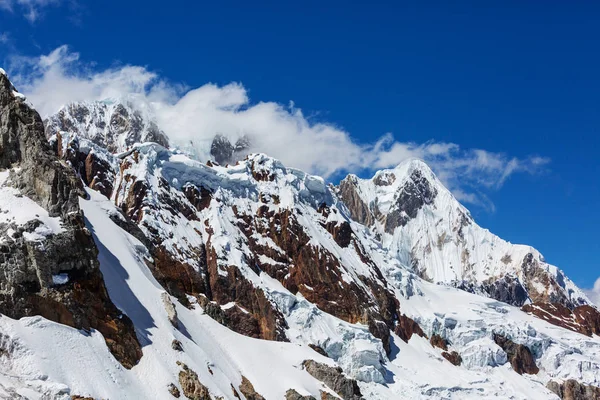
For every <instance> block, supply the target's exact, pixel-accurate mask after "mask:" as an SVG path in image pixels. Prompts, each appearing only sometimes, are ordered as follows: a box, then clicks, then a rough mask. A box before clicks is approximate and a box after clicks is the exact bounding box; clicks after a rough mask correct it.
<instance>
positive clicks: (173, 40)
mask: <svg viewBox="0 0 600 400" xmlns="http://www.w3.org/2000/svg"><path fill="white" fill-rule="evenodd" d="M201 3H204V2H177V1H174V2H169V3H167V4H166V3H164V2H154V1H148V0H147V1H143V2H142V1H127V2H122V1H119V2H117V1H112V0H105V1H101V2H100V1H95V2H91V1H89V2H82V1H79V2H76V1H75V0H68V1H67V0H54V1H49V0H27V1H24V0H0V61H2V60H3V62H4V63H5V64H10V63H14V62H15V61H14V60H30V61H31V60H35V59H36V57H39V56H40V55H48V54H50V53H51V52H52V51H54V50H55V49H57V48H59V47H60V46H63V45H68V46H69V47H68V49H69V50H68V51H67V50H65V51H64V52H62V53H57V54H58V55H59V56H61V57H62V58H63V59H66V58H69V57H70V56H71V55H72V54H74V52H77V53H79V59H78V60H77V61H75V62H76V63H78V65H77V66H76V67H74V66H73V65H71V67H72V68H77V69H78V74H79V76H80V77H81V75H82V74H86V73H87V74H96V73H99V72H101V71H106V70H110V71H113V72H114V71H117V70H119V68H122V67H123V66H126V65H134V66H142V67H145V70H146V71H151V72H152V73H154V74H156V75H157V76H159V77H160V79H161V80H164V81H165V82H169V84H170V85H173V87H178V86H177V85H178V84H184V85H186V87H187V88H198V87H201V86H202V85H204V84H206V83H208V82H212V83H214V84H216V85H217V87H223V86H224V85H227V84H229V83H230V82H239V83H241V84H242V85H243V88H244V91H243V92H242V93H239V90H238V91H237V92H236V91H235V90H233V91H234V92H235V93H234V94H236V95H240V96H249V98H250V101H251V103H250V105H251V104H256V103H257V102H259V101H269V102H275V103H280V104H283V105H285V106H287V105H288V104H289V102H290V101H293V102H294V105H295V106H296V107H298V108H301V109H302V112H303V116H304V118H306V119H308V121H309V122H310V123H311V124H318V123H320V122H327V123H328V124H332V125H333V126H335V127H338V128H339V129H342V130H343V131H344V132H347V133H349V135H350V137H351V140H352V141H353V143H354V144H356V145H358V146H361V145H372V144H373V143H375V142H376V141H377V140H378V139H380V138H381V137H382V135H384V134H386V133H391V134H393V136H394V138H395V140H397V141H399V142H402V143H409V142H412V143H413V144H416V146H417V147H418V146H419V145H422V144H427V143H429V144H448V143H452V144H455V145H458V146H460V149H461V150H460V152H458V153H456V154H454V155H453V156H452V159H451V161H452V165H455V164H456V162H458V161H461V162H464V161H465V160H466V162H469V160H472V158H471V157H472V155H473V153H472V152H471V150H470V149H483V150H485V151H486V152H489V154H493V155H498V157H500V158H499V160H500V162H501V163H503V164H502V166H501V167H499V168H501V169H500V170H499V171H500V172H499V173H495V175H494V173H490V172H489V171H488V172H483V176H482V177H481V182H486V184H484V185H481V186H480V187H477V185H476V183H477V182H479V181H480V179H479V177H477V175H476V171H475V172H473V171H470V172H469V174H468V176H467V175H466V174H465V176H464V181H465V182H467V181H468V182H467V184H466V185H467V187H466V188H465V187H462V186H461V185H462V183H463V182H461V178H462V176H461V174H462V173H463V172H464V168H465V166H464V165H463V167H461V168H463V169H456V170H452V173H453V174H454V175H452V176H451V177H450V178H449V179H452V182H453V184H454V185H456V186H455V188H456V189H457V190H459V189H461V190H462V189H465V190H467V191H470V192H469V193H470V194H472V195H474V196H476V197H477V198H478V199H479V200H478V201H476V203H477V202H478V204H468V206H469V208H470V209H471V210H472V212H473V214H474V216H475V217H476V219H477V221H478V222H479V223H480V224H481V225H482V226H484V227H487V228H489V229H490V230H491V231H493V232H494V233H496V234H498V235H499V236H501V237H503V238H505V239H507V240H510V241H511V242H514V243H527V244H531V245H533V246H534V247H536V248H538V249H539V250H540V251H541V252H542V253H543V254H544V255H545V256H546V259H547V260H548V261H549V262H551V263H553V264H556V265H558V266H560V267H561V268H562V269H564V270H565V271H566V272H567V274H568V275H569V276H570V277H571V278H572V279H573V280H574V281H575V282H576V283H577V284H579V285H580V286H583V287H591V286H593V284H594V281H595V280H596V278H598V277H599V276H600V244H599V241H598V230H597V227H598V226H599V225H600V210H599V205H600V185H599V184H598V174H599V173H600V162H599V161H598V160H599V159H598V156H597V147H598V146H599V145H600V139H598V137H600V107H599V106H600V96H599V93H600V76H599V71H600V53H599V52H598V49H599V48H600V24H598V15H600V3H597V2H592V1H589V2H585V1H584V2H577V4H574V2H552V1H549V2H544V3H543V6H542V5H541V4H542V3H540V2H537V1H531V2H527V1H519V2H493V1H491V2H364V3H359V2H350V3H352V4H350V3H349V2H326V3H325V2H312V1H308V2H303V3H289V2H262V3H249V2H241V1H240V2H226V1H223V2H211V4H201ZM217 3H218V4H217ZM450 3H451V4H450ZM19 57H20V58H19ZM30 61H28V62H30ZM38 61H39V60H38ZM30 66H31V63H30ZM71 67H70V68H71ZM5 68H7V67H5ZM7 69H8V68H7ZM234 89H235V88H234ZM238 89H239V88H238ZM242 103H243V101H242ZM246 107H249V105H247V104H245V105H243V106H242V108H246ZM390 147H391V145H390ZM413 150H414V148H413ZM394 154H396V153H394V152H393V151H389V152H387V153H386V156H387V157H388V158H389V157H393V156H394ZM429 154H430V153H429ZM500 155H501V156H500ZM532 157H540V159H544V160H546V161H549V162H547V163H542V165H537V164H536V165H533V164H535V163H532V160H534V158H532ZM513 158H514V159H516V160H519V164H518V165H519V166H520V167H519V168H517V169H516V170H515V172H514V173H512V172H511V173H510V174H508V176H506V178H502V177H501V176H502V171H507V169H506V165H507V164H508V162H509V161H510V160H512V159H513ZM378 160H381V159H380V158H378ZM398 161H401V160H398ZM373 163H375V161H373ZM381 163H382V162H381ZM381 163H380V164H381ZM378 165H379V164H378ZM448 165H450V164H449V163H448V162H443V163H439V165H438V169H443V168H445V167H446V166H448ZM452 168H454V167H452ZM502 168H503V169H502ZM350 169H354V170H355V171H354V172H358V173H359V174H363V175H365V174H368V171H367V170H368V168H366V164H365V163H363V164H360V165H355V166H353V167H352V168H350ZM344 172H345V171H343V168H342V170H340V171H337V172H334V173H332V174H331V175H330V179H332V180H335V179H337V178H338V176H341V175H342V174H343V173H344ZM437 172H442V173H443V172H444V171H439V170H438V171H437ZM490 174H492V175H493V176H490Z"/></svg>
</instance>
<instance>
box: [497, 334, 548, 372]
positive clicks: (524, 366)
mask: <svg viewBox="0 0 600 400" xmlns="http://www.w3.org/2000/svg"><path fill="white" fill-rule="evenodd" d="M494 342H496V344H497V345H498V346H500V347H501V348H502V350H504V351H505V352H506V355H507V356H508V361H510V365H511V366H512V367H513V369H514V370H515V372H517V373H518V374H519V375H523V374H531V375H535V374H537V373H538V372H539V368H538V367H537V365H536V364H535V360H534V359H533V355H532V354H531V351H530V350H529V348H528V347H527V346H524V345H522V344H516V343H515V342H513V341H512V340H510V339H508V338H506V337H504V336H502V335H499V334H497V333H494Z"/></svg>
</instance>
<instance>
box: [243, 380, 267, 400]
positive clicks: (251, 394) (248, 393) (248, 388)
mask: <svg viewBox="0 0 600 400" xmlns="http://www.w3.org/2000/svg"><path fill="white" fill-rule="evenodd" d="M239 389H240V392H242V394H243V395H244V396H245V397H246V400H265V398H264V397H262V396H261V395H260V394H258V393H257V392H256V390H254V386H253V385H252V383H251V382H250V381H249V380H248V379H247V378H246V377H245V376H243V375H242V383H241V384H240V386H239Z"/></svg>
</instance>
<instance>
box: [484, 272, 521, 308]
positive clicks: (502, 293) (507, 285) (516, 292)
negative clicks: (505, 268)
mask: <svg viewBox="0 0 600 400" xmlns="http://www.w3.org/2000/svg"><path fill="white" fill-rule="evenodd" d="M481 288H482V290H483V291H484V292H485V293H486V294H487V296H488V297H490V298H492V299H496V300H499V301H503V302H505V303H508V304H512V305H513V306H516V307H521V306H522V305H523V304H525V302H526V301H527V300H528V299H529V296H528V295H527V291H526V290H525V288H524V287H523V285H522V284H521V282H520V281H519V279H518V278H516V277H513V276H510V275H505V276H504V277H503V278H500V279H494V278H491V279H490V280H488V281H487V282H484V283H483V284H482V285H481Z"/></svg>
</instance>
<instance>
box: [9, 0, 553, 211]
mask: <svg viewBox="0 0 600 400" xmlns="http://www.w3.org/2000/svg"><path fill="white" fill-rule="evenodd" d="M2 1H4V2H6V1H7V0H0V2H2ZM18 1H23V0H18ZM0 4H2V3H0ZM8 67H9V68H8V70H9V71H10V72H11V75H12V79H13V81H14V83H15V84H16V85H17V86H18V87H19V88H20V90H21V91H22V92H23V93H25V94H26V95H27V97H28V98H29V100H30V101H31V102H32V103H33V104H34V105H35V106H36V108H37V109H38V110H39V111H40V113H41V114H42V115H43V116H48V115H50V114H53V113H55V112H56V111H58V110H59V108H60V107H61V106H63V105H65V104H68V103H70V102H76V101H95V100H104V99H107V98H113V99H131V100H133V101H134V102H135V103H137V104H139V105H140V107H144V108H146V109H149V110H151V111H152V114H153V115H155V118H156V122H158V124H159V126H161V128H162V129H163V130H164V131H165V132H166V133H167V134H168V135H169V137H170V139H171V141H172V142H173V143H174V144H176V145H179V146H181V147H185V148H188V149H190V148H193V149H194V151H195V152H196V154H198V155H199V156H200V157H202V156H203V155H204V156H207V152H208V149H209V146H210V142H211V140H212V138H213V137H214V136H215V134H217V133H220V134H223V135H225V136H226V137H228V138H229V139H230V140H232V141H235V140H237V139H239V138H240V137H242V136H246V137H248V138H250V140H251V142H252V146H253V147H252V150H253V151H260V152H264V153H267V154H269V155H271V156H273V157H276V158H278V159H280V160H282V161H283V162H284V164H286V165H288V166H292V167H296V168H300V169H303V170H306V171H308V172H311V173H314V174H318V175H322V176H324V177H326V178H332V177H334V176H339V175H340V174H343V173H347V172H354V173H361V172H368V171H372V170H374V169H381V168H389V167H393V166H395V165H397V164H399V163H400V162H402V161H404V160H406V159H408V158H412V157H417V158H420V159H423V160H424V161H426V162H427V163H428V164H429V165H430V166H431V167H432V169H433V170H434V171H435V172H436V173H437V174H438V176H439V177H440V179H441V180H442V181H443V182H444V183H445V184H446V185H448V187H449V188H450V189H451V190H452V191H453V192H454V194H455V195H456V196H457V198H459V200H462V201H463V202H467V203H471V204H478V205H480V206H484V207H486V208H488V209H493V204H492V203H491V202H490V201H489V200H488V198H487V197H486V195H485V194H484V193H483V191H482V190H497V189H499V188H500V187H501V186H502V185H503V184H504V183H505V182H506V180H507V179H508V178H509V177H510V176H512V175H513V174H515V173H527V174H535V173H538V172H539V171H541V170H542V169H543V168H544V166H546V164H547V163H548V162H549V160H548V159H547V158H543V157H539V156H529V157H525V158H516V157H511V156H508V155H506V154H503V153H497V152H490V151H486V150H482V149H465V148H462V147H461V146H459V145H458V144H455V143H445V142H436V141H433V140H432V141H428V142H425V143H415V142H401V141H398V140H396V139H395V138H394V137H393V135H392V134H391V133H385V134H382V135H381V136H380V137H379V138H378V139H377V140H374V141H373V142H371V143H359V142H358V141H356V140H355V139H354V138H353V137H352V136H351V135H350V133H349V132H346V131H345V130H344V129H343V128H340V127H338V126H336V125H334V124H330V123H323V122H317V123H315V122H312V121H310V120H309V119H308V118H306V117H305V115H304V114H303V112H302V110H301V109H300V108H297V107H295V106H294V103H293V102H290V105H287V106H286V105H282V104H279V103H275V102H268V101H266V102H265V101H262V102H252V101H251V100H250V98H249V96H248V91H247V90H246V88H245V87H244V86H243V85H242V84H240V83H230V84H228V85H225V86H218V85H214V84H211V83H208V84H205V85H203V86H201V87H198V88H192V89H189V88H187V87H185V86H184V85H179V84H173V83H170V82H168V81H167V80H165V79H163V78H161V77H160V76H159V75H158V74H156V73H154V72H152V71H150V70H148V69H147V68H146V67H141V66H133V65H119V66H114V67H111V68H108V69H105V70H97V69H94V68H93V67H92V65H91V64H87V63H84V62H82V61H81V60H80V56H79V54H78V53H76V52H72V51H71V50H70V49H69V48H68V47H67V46H61V47H59V48H57V49H55V50H54V51H52V52H51V53H49V54H47V55H42V56H40V57H35V58H31V57H19V56H15V57H12V58H11V61H10V63H9V66H8Z"/></svg>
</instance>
